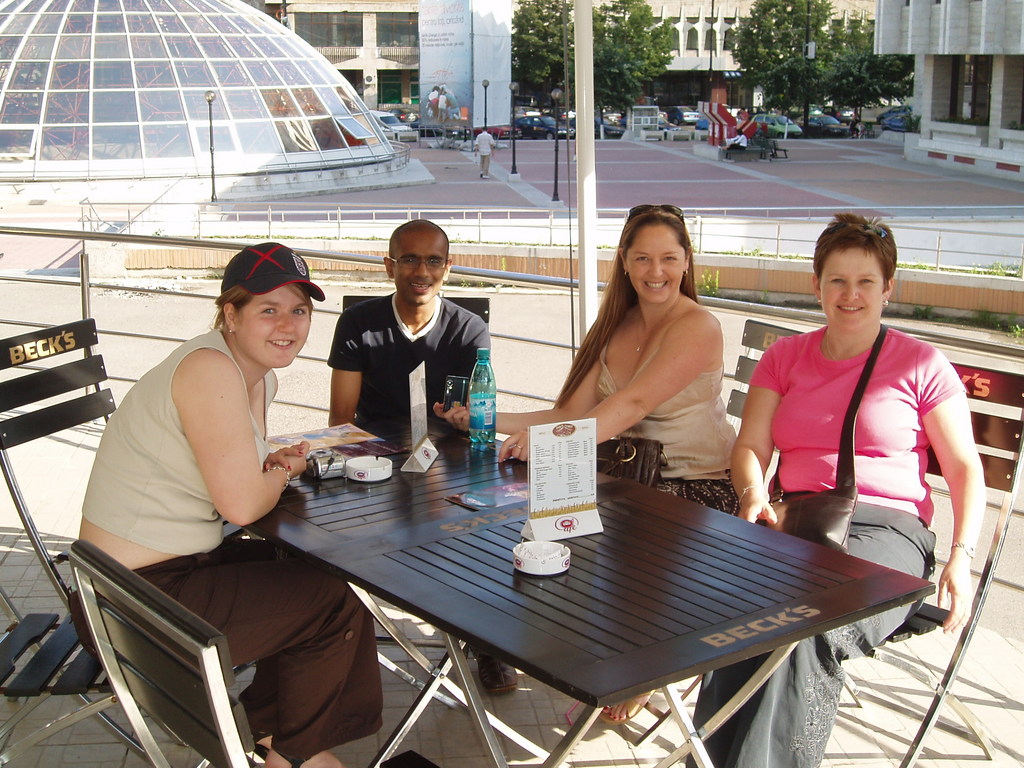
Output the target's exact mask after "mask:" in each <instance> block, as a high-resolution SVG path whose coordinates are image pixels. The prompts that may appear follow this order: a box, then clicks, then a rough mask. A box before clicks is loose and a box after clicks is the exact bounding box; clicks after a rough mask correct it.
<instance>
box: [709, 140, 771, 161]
mask: <svg viewBox="0 0 1024 768" xmlns="http://www.w3.org/2000/svg"><path fill="white" fill-rule="evenodd" d="M718 159H719V160H729V161H732V162H734V163H756V162H757V161H758V160H765V159H767V156H766V155H765V151H764V150H763V149H761V148H760V147H758V146H756V145H753V144H751V145H750V146H749V147H747V148H746V149H729V148H727V147H719V149H718Z"/></svg>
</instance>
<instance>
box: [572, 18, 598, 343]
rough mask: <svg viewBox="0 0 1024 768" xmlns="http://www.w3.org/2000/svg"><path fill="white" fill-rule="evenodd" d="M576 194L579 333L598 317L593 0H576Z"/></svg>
mask: <svg viewBox="0 0 1024 768" xmlns="http://www.w3.org/2000/svg"><path fill="white" fill-rule="evenodd" d="M575 9H576V14H575V37H576V40H575V42H576V54H575V58H576V190H577V191H576V194H577V210H578V216H579V239H578V242H579V255H580V259H579V264H580V274H579V281H580V313H579V323H580V335H579V338H580V339H581V340H582V339H583V337H584V335H586V333H587V330H588V329H589V328H590V326H591V325H593V323H594V320H596V319H597V305H598V298H597V282H598V277H597V174H596V170H595V166H596V162H595V158H594V156H595V152H594V11H593V0H575Z"/></svg>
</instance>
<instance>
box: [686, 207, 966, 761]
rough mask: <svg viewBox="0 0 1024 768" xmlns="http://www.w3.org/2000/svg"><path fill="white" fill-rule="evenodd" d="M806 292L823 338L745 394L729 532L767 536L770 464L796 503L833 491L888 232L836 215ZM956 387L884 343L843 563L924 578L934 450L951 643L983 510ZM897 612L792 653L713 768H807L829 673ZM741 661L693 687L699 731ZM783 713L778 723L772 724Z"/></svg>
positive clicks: (929, 355)
mask: <svg viewBox="0 0 1024 768" xmlns="http://www.w3.org/2000/svg"><path fill="white" fill-rule="evenodd" d="M813 269H814V277H813V283H814V292H815V295H816V296H817V297H818V301H819V302H820V303H821V306H822V310H823V311H824V313H825V319H826V324H825V327H824V328H820V329H818V330H816V331H812V332H810V333H805V334H800V335H797V336H791V337H787V338H783V339H780V340H779V341H777V342H775V344H773V345H772V346H771V347H770V348H769V349H768V350H767V351H766V352H765V354H764V357H763V358H762V360H761V361H760V363H759V364H758V366H757V369H756V370H755V372H754V376H753V378H752V380H751V387H750V392H749V394H748V395H747V399H746V403H745V407H744V409H743V423H742V427H741V429H740V433H739V436H738V437H737V439H736V444H735V447H734V449H733V454H732V481H733V484H734V486H735V488H736V492H737V494H738V496H739V497H740V511H739V515H740V517H742V518H744V519H746V520H749V521H751V522H755V521H757V520H765V521H767V522H769V523H771V522H774V521H775V511H774V510H773V509H772V505H771V502H770V500H769V489H768V484H767V483H766V482H765V472H766V471H767V469H768V464H769V462H770V461H771V458H772V455H773V453H774V451H775V450H776V449H777V450H778V451H779V456H780V459H779V467H780V469H779V471H778V478H777V479H778V481H779V483H780V485H781V487H782V488H784V489H785V490H786V491H788V492H792V491H820V490H824V489H826V488H834V487H835V485H836V464H837V459H838V451H839V435H840V431H841V429H842V423H843V418H844V416H845V414H846V409H847V406H848V405H849V403H850V399H851V396H852V393H853V390H854V387H855V386H856V384H857V380H858V379H859V378H860V374H861V371H862V369H863V367H864V363H865V361H866V359H867V357H868V354H869V351H870V349H871V347H872V345H873V343H874V341H875V339H876V337H877V336H878V333H879V330H880V328H881V318H882V309H883V307H884V306H885V305H886V304H888V303H889V296H890V295H891V293H892V291H893V287H894V275H895V272H896V243H895V241H894V239H893V235H892V231H891V230H890V229H889V228H888V227H887V226H885V225H883V224H879V223H878V222H877V221H874V220H868V219H865V218H863V217H861V216H857V215H855V214H851V213H847V214H837V215H836V216H835V218H834V219H833V221H832V223H831V224H829V226H828V227H826V228H825V230H824V232H822V234H821V236H820V237H819V238H818V241H817V243H816V245H815V250H814V263H813ZM971 435H972V428H971V420H970V412H969V410H968V406H967V398H966V395H965V393H964V389H963V385H962V384H961V383H960V380H959V377H958V376H957V374H956V372H955V370H954V369H953V367H952V366H951V365H950V363H949V361H947V360H946V359H945V358H944V357H943V356H942V355H941V354H940V353H939V352H938V351H937V350H935V349H934V348H932V347H931V346H929V345H928V344H926V343H924V342H921V341H918V340H916V339H914V338H912V337H910V336H907V335H906V334H903V333H900V332H898V331H893V330H890V331H889V332H888V334H887V336H886V338H885V341H884V343H883V345H882V349H881V352H880V354H879V357H878V361H877V363H876V365H875V368H874V370H873V372H872V374H871V378H870V380H869V382H868V387H867V389H866V391H865V393H864V397H863V399H862V401H861V405H860V409H859V411H858V414H857V427H856V434H855V474H856V479H857V487H858V506H857V513H856V515H855V517H854V520H853V524H852V526H851V529H850V536H849V540H848V544H847V546H848V548H849V550H850V553H851V554H853V555H856V556H857V557H861V558H864V559H866V560H871V561H873V562H877V563H881V564H883V565H886V566H888V567H890V568H895V569H898V570H901V571H904V572H906V573H910V574H913V575H915V576H920V577H923V578H929V577H930V576H931V573H932V569H933V567H934V563H935V559H934V553H933V550H934V546H935V535H934V534H933V533H932V532H931V530H930V529H929V527H928V526H929V525H930V524H931V520H932V515H933V508H932V502H931V496H930V488H929V487H928V485H927V483H926V482H925V479H924V473H925V469H926V467H927V461H928V460H927V455H926V453H927V449H928V448H929V446H930V447H931V448H932V449H933V450H934V452H935V454H936V456H937V457H938V459H939V464H940V465H941V468H942V473H943V476H944V477H945V479H946V481H947V483H948V484H949V488H950V495H951V500H952V507H953V540H952V543H951V544H952V546H951V548H950V553H951V554H950V558H949V562H948V563H947V565H946V566H945V568H944V569H943V571H942V574H941V576H940V578H939V593H938V594H939V601H940V603H941V604H943V605H945V606H947V607H948V608H949V616H948V618H947V619H946V622H945V624H944V629H945V630H946V631H947V632H953V631H956V630H958V629H960V628H962V627H963V626H964V624H965V623H966V622H967V620H968V618H969V616H970V611H971V597H972V593H971V575H970V560H971V557H972V555H973V552H974V544H975V541H976V540H977V537H978V532H979V527H980V525H981V520H982V515H983V512H984V506H985V488H984V481H983V476H982V469H981V462H980V460H979V458H978V453H977V450H976V449H975V446H974V441H973V439H972V438H971ZM913 608H914V607H913V606H904V607H901V608H895V609H892V610H890V611H887V612H885V613H883V614H880V615H878V616H873V617H870V618H869V619H865V620H863V621H861V622H857V623H855V624H851V625H849V626H846V627H840V628H839V629H836V630H832V631H830V632H827V633H825V634H824V635H820V636H818V637H813V638H808V639H807V640H804V641H801V642H800V643H799V644H798V645H797V648H796V650H795V651H794V652H793V654H792V655H791V656H790V657H789V659H788V660H787V662H786V663H785V664H783V666H782V667H780V668H779V670H777V671H776V673H775V674H774V675H773V676H772V677H771V678H770V679H769V681H768V683H767V684H766V685H765V686H764V688H762V689H761V691H759V692H758V693H757V694H756V695H755V696H754V697H753V698H752V699H751V700H750V701H749V702H748V703H747V704H746V705H745V706H744V707H743V708H742V709H741V710H740V711H739V712H738V713H737V714H736V716H734V717H733V718H732V719H731V720H730V721H729V722H728V723H727V724H726V725H725V726H724V727H722V728H721V729H720V730H719V731H717V732H716V733H715V734H714V735H713V736H712V737H711V738H710V739H708V740H707V742H706V743H707V745H708V748H709V751H710V752H711V756H712V758H713V760H714V763H715V765H716V766H719V767H720V768H754V767H755V766H756V768H764V767H765V766H768V767H771V766H790V765H800V766H812V767H813V766H817V765H818V764H819V763H820V762H821V758H822V755H823V754H824V750H825V745H826V744H827V742H828V738H829V734H830V733H831V730H832V725H833V723H834V721H835V715H836V711H837V707H838V703H839V694H840V692H841V691H842V686H843V672H842V667H841V665H840V663H841V662H842V661H843V660H844V659H847V658H852V657H855V656H859V655H862V654H863V653H865V652H867V651H868V650H870V649H871V648H872V647H874V646H875V645H877V644H879V643H880V642H882V641H883V640H884V639H885V638H886V637H887V636H888V635H889V633H890V632H891V631H892V630H893V629H895V628H896V627H898V626H899V625H900V624H901V623H902V622H903V620H904V619H905V618H906V617H907V616H908V615H909V613H911V612H912V610H913ZM759 662H760V659H752V660H748V661H746V662H742V663H740V664H735V665H732V666H730V667H727V668H725V669H721V670H717V671H715V672H713V673H711V674H709V675H706V676H705V679H704V682H703V685H702V688H701V693H700V697H699V699H698V702H697V710H696V713H695V721H696V723H697V725H698V726H700V725H701V724H702V723H703V722H704V721H705V720H706V719H707V718H708V717H709V716H710V715H711V714H712V713H713V712H714V711H715V710H717V709H718V707H719V706H721V704H722V703H724V702H725V701H726V700H727V699H728V698H729V697H730V696H731V695H732V694H733V693H735V692H736V691H737V690H738V689H739V687H740V686H741V685H742V684H743V683H745V682H746V680H747V679H748V678H749V677H750V676H751V674H752V673H753V670H754V669H755V668H756V666H757V665H758V664H759ZM780 713H785V714H783V715H782V716H780Z"/></svg>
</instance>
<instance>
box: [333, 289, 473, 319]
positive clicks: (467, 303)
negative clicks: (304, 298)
mask: <svg viewBox="0 0 1024 768" xmlns="http://www.w3.org/2000/svg"><path fill="white" fill-rule="evenodd" d="M373 298H376V297H375V296H358V295H352V296H343V297H342V298H341V309H342V311H344V310H346V309H348V308H349V307H351V306H353V305H354V304H358V303H359V302H361V301H366V300H367V299H373ZM444 298H446V299H448V301H450V302H451V303H452V304H454V305H456V306H458V307H462V308H463V309H468V310H469V311H470V312H472V313H473V314H474V315H478V316H479V317H480V318H482V319H483V321H484V322H485V323H487V324H488V325H490V323H491V300H490V299H489V298H488V297H486V296H445V297H444Z"/></svg>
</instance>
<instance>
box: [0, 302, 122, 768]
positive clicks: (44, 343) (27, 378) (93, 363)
mask: <svg viewBox="0 0 1024 768" xmlns="http://www.w3.org/2000/svg"><path fill="white" fill-rule="evenodd" d="M96 342H97V333H96V323H95V322H94V321H93V320H79V321H76V322H72V323H68V324H66V325H60V326H54V327H51V328H44V329H41V330H37V331H32V332H30V333H25V334H21V335H18V336H13V337H11V338H7V339H3V340H2V341H0V371H8V370H10V369H19V370H18V371H17V372H18V373H21V371H24V370H27V371H31V372H29V373H24V374H23V375H16V376H13V377H11V378H7V379H5V380H3V381H0V470H2V471H3V476H4V480H6V482H7V488H8V490H9V491H10V493H11V499H12V500H13V502H14V506H15V508H16V509H17V512H18V516H19V517H20V518H21V522H22V526H23V528H24V532H25V536H26V538H27V540H28V543H29V544H30V546H31V547H32V549H33V551H34V552H35V554H36V558H37V560H38V561H39V563H40V565H41V566H42V568H43V570H44V572H45V574H46V576H47V578H48V580H49V581H50V583H51V584H52V585H53V588H54V591H55V593H56V596H57V598H59V599H60V601H61V602H62V603H63V605H64V609H65V611H66V610H67V607H68V601H69V593H70V591H69V589H68V585H67V583H66V582H65V580H64V577H63V576H62V575H61V573H60V571H59V569H58V565H59V563H60V562H61V560H62V555H61V554H60V553H56V554H55V553H51V552H50V551H49V549H48V548H47V546H46V544H45V542H44V541H43V539H42V536H41V535H40V533H39V530H38V528H37V527H36V524H35V521H34V520H33V517H32V513H31V511H30V509H29V505H28V503H27V502H26V500H25V497H24V494H23V493H22V490H21V488H20V486H19V484H18V480H17V476H16V474H15V468H14V462H13V459H12V457H11V455H10V453H9V451H10V450H11V449H12V448H15V447H16V446H20V445H23V444H25V443H28V442H30V441H33V440H38V439H43V438H52V439H62V438H60V437H57V435H58V434H59V433H61V432H63V431H64V430H71V429H76V428H77V429H91V428H92V422H94V421H96V420H98V419H102V418H104V417H106V416H108V415H109V414H110V413H112V412H113V410H114V399H113V397H112V396H111V394H110V392H109V391H108V390H101V389H100V384H101V383H102V382H103V381H105V380H106V371H105V369H104V366H103V358H102V357H100V356H98V355H92V354H91V347H92V346H93V345H95V344H96ZM67 352H80V353H81V352H84V353H85V356H84V357H82V358H80V359H75V360H72V361H71V362H64V363H62V364H59V365H53V364H52V363H53V362H54V361H52V360H51V358H55V357H57V356H59V355H62V354H64V353H67ZM87 389H91V390H92V391H89V392H84V393H83V391H84V390H87ZM53 474H54V480H55V482H59V481H60V467H59V466H54V467H53ZM0 602H2V603H3V605H4V607H5V608H6V610H7V611H8V612H9V613H10V615H11V618H12V619H13V620H14V622H13V623H12V624H11V626H10V627H9V628H8V631H7V633H6V634H5V635H4V636H3V639H2V641H0V694H2V695H3V696H6V697H8V698H11V699H19V698H25V699H26V701H25V703H24V704H22V706H21V707H20V708H19V709H18V710H17V711H16V712H15V713H14V714H13V715H12V716H11V717H10V718H8V720H7V721H6V722H5V723H4V724H3V726H0V765H5V764H7V763H9V762H11V761H12V760H13V759H14V758H15V757H17V756H18V755H20V754H23V753H24V752H25V751H26V750H28V749H30V748H32V747H33V746H35V745H36V744H38V743H39V742H40V741H43V740H44V739H46V738H48V737H49V736H51V735H52V734H54V733H55V732H57V731H59V730H61V729H63V728H66V727H68V726H70V725H73V724H74V723H77V722H78V721H80V720H82V719H84V718H86V717H91V716H92V715H99V716H100V718H101V719H102V720H103V722H104V723H105V724H106V725H107V726H108V727H110V728H111V729H112V730H113V731H114V732H115V733H116V734H117V735H118V736H120V737H121V738H123V739H125V741H126V742H127V743H128V745H129V746H131V747H132V748H134V749H138V745H137V743H135V741H134V740H133V738H132V737H131V735H130V734H128V733H126V732H125V731H124V730H123V729H122V728H121V727H120V726H119V725H118V724H117V723H115V722H114V721H113V720H110V719H109V717H108V716H107V715H106V714H105V713H104V710H106V709H108V708H109V707H112V706H114V704H115V703H116V701H115V699H114V697H113V695H111V693H110V690H109V687H108V686H106V684H105V679H104V676H103V669H102V667H101V666H100V664H99V662H98V661H97V660H96V659H94V658H93V657H91V656H90V655H89V654H88V653H86V652H85V651H84V650H82V648H81V645H80V644H79V642H78V635H77V633H76V632H75V627H74V625H73V624H72V623H71V620H70V618H69V617H65V618H64V619H63V620H61V617H60V616H59V615H58V614H57V613H33V614H29V615H25V616H23V615H22V614H21V612H20V611H19V610H18V609H17V607H16V606H15V605H14V603H13V601H12V600H11V599H10V597H9V596H8V595H7V594H6V593H5V592H2V591H0ZM8 681H10V682H8ZM94 695H98V696H99V698H96V699H95V700H93V699H94ZM49 696H74V697H76V699H75V701H76V704H81V705H82V706H80V707H79V708H78V709H76V710H74V711H72V712H70V713H68V714H66V715H64V716H62V717H59V718H57V719H56V720H54V721H52V722H50V723H49V724H47V725H46V726H44V727H42V728H40V729H38V730H36V731H34V732H32V733H30V734H29V735H27V736H25V737H24V738H22V739H20V740H19V741H17V742H16V743H14V744H13V745H11V746H10V747H9V748H6V749H5V747H6V745H7V743H8V742H9V740H10V738H11V736H12V734H13V731H14V729H15V728H16V727H17V726H18V725H19V724H20V723H22V722H23V721H24V720H25V718H26V717H27V716H28V715H29V714H30V713H31V712H32V711H33V710H34V709H35V708H36V707H38V705H39V704H41V703H42V702H43V701H45V700H46V698H47V697H49Z"/></svg>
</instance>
